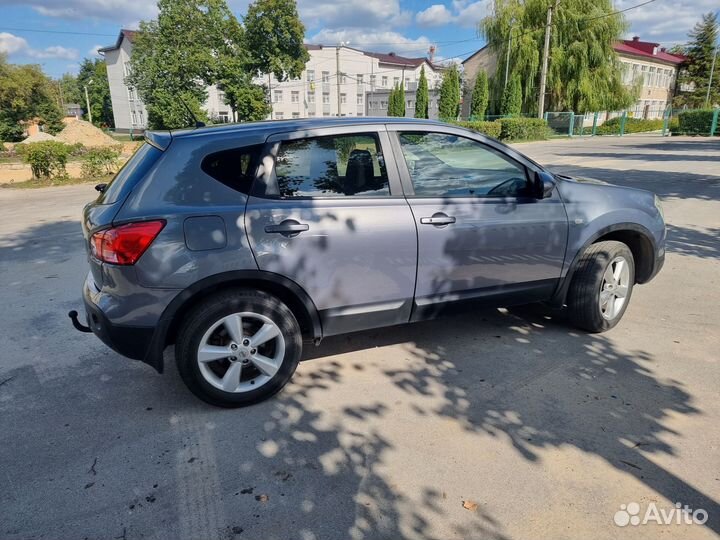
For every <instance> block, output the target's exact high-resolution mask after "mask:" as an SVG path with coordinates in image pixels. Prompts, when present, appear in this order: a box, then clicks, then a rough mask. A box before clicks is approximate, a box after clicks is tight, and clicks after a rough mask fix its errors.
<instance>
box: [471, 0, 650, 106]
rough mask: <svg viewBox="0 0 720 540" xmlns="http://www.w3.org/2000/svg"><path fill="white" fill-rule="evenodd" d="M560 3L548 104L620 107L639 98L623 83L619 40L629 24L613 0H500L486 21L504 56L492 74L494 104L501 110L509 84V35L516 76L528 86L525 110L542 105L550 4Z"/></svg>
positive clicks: (554, 27)
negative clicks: (540, 91)
mask: <svg viewBox="0 0 720 540" xmlns="http://www.w3.org/2000/svg"><path fill="white" fill-rule="evenodd" d="M551 4H552V5H555V6H556V7H555V9H554V11H553V24H552V31H551V41H550V62H549V68H548V75H547V90H546V91H547V95H546V101H545V103H546V106H545V108H546V110H551V111H552V110H554V111H575V112H586V111H601V110H607V111H612V110H618V109H622V108H624V107H627V106H628V105H630V104H631V103H633V102H634V101H635V97H636V96H635V95H634V93H633V91H632V90H628V89H627V88H626V87H625V86H623V84H622V69H621V65H620V61H619V59H618V56H617V53H616V52H615V50H614V49H613V44H614V43H616V42H617V41H619V40H620V39H621V38H622V36H623V34H624V33H625V32H626V30H627V28H628V26H627V24H626V22H625V19H624V18H623V16H622V15H621V14H618V13H614V10H613V6H612V1H611V0H563V1H562V2H560V3H556V2H555V0H496V1H495V9H494V12H493V15H492V16H489V17H486V18H485V19H483V21H482V22H481V23H480V31H481V33H482V34H483V35H484V37H485V38H486V39H487V41H488V43H489V46H490V49H491V51H492V52H493V53H494V54H495V56H496V57H497V58H498V60H499V59H502V61H498V62H497V71H496V73H495V76H494V77H491V80H492V85H491V88H490V93H491V103H492V109H493V110H495V111H497V108H498V105H499V104H500V102H501V99H500V97H501V96H502V94H503V91H504V85H505V64H506V62H505V60H506V54H507V51H508V49H507V47H508V38H509V37H510V32H512V45H511V48H510V66H511V67H510V77H512V76H517V77H518V80H519V81H520V84H521V87H522V95H523V107H522V108H523V110H525V111H527V112H534V111H537V97H538V87H539V82H540V64H541V54H542V50H543V41H544V37H545V26H546V23H547V10H548V7H549V6H550V5H551Z"/></svg>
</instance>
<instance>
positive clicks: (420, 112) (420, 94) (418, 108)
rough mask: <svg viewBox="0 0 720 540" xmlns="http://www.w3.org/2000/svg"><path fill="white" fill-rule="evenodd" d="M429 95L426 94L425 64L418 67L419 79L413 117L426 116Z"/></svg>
mask: <svg viewBox="0 0 720 540" xmlns="http://www.w3.org/2000/svg"><path fill="white" fill-rule="evenodd" d="M429 102H430V96H429V94H428V83H427V77H425V66H423V67H421V68H420V80H419V81H418V87H417V93H416V97H415V118H427V117H428V104H429Z"/></svg>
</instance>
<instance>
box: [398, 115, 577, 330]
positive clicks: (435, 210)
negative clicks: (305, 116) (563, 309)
mask: <svg viewBox="0 0 720 540" xmlns="http://www.w3.org/2000/svg"><path fill="white" fill-rule="evenodd" d="M388 129H389V133H390V135H391V137H392V141H393V147H394V149H395V153H396V154H397V155H398V163H399V168H400V171H401V175H402V176H403V181H404V183H405V184H404V187H405V191H406V193H407V198H408V202H409V203H410V207H411V208H412V211H413V214H414V219H415V223H416V226H417V231H418V273H417V285H416V292H415V310H414V313H413V319H421V318H425V317H427V316H433V315H434V314H436V313H437V312H438V311H440V310H442V309H443V308H445V307H447V305H448V303H453V302H455V301H458V300H465V299H467V300H471V299H479V298H486V299H492V300H493V301H495V302H499V303H503V302H505V301H507V302H508V303H511V302H525V301H527V302H531V301H535V300H543V299H547V298H549V297H550V296H551V295H552V292H553V290H554V288H555V286H556V285H557V281H558V279H559V278H560V272H561V269H562V264H563V260H564V256H565V247H566V242H567V229H568V224H567V215H566V212H565V208H564V206H563V203H562V201H561V199H560V197H559V195H558V193H557V190H554V192H553V194H552V196H551V197H549V198H543V199H540V198H538V197H536V196H535V193H534V191H533V188H532V183H531V181H530V180H531V178H530V174H529V173H530V172H531V171H530V170H529V169H528V166H529V164H528V163H523V162H522V161H521V158H520V156H519V155H510V154H509V152H512V151H509V152H508V151H503V147H502V146H501V145H497V146H492V145H491V143H490V142H489V141H486V140H485V139H484V138H482V137H481V136H479V135H478V136H477V137H475V136H473V135H472V134H469V133H467V132H466V131H464V130H457V129H455V128H452V127H449V126H448V127H442V126H429V127H425V128H422V127H418V126H417V125H415V126H409V125H405V126H403V125H388ZM513 154H514V153H513Z"/></svg>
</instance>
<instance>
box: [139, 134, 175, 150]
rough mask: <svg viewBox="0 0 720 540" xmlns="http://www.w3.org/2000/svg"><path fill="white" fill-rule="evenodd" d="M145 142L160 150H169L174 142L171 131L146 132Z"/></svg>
mask: <svg viewBox="0 0 720 540" xmlns="http://www.w3.org/2000/svg"><path fill="white" fill-rule="evenodd" d="M145 140H146V141H147V142H148V144H151V145H152V146H154V147H155V148H157V149H158V150H162V151H163V152H164V151H165V150H167V147H168V146H170V142H171V141H172V133H170V132H169V131H146V132H145Z"/></svg>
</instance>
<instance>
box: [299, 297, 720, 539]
mask: <svg viewBox="0 0 720 540" xmlns="http://www.w3.org/2000/svg"><path fill="white" fill-rule="evenodd" d="M554 319H555V315H552V314H549V313H548V311H547V310H546V309H544V308H542V307H539V306H522V307H517V308H512V309H510V310H502V309H501V310H487V311H484V312H481V313H476V314H474V315H470V316H466V317H462V318H460V317H457V318H452V319H450V320H447V321H438V322H435V323H420V324H417V325H412V326H409V327H397V328H393V329H384V330H380V331H374V332H366V333H362V334H357V335H354V336H352V337H350V338H331V339H329V340H328V341H327V343H324V344H323V345H322V346H321V348H320V349H319V350H317V351H315V352H314V355H316V356H319V355H321V354H323V353H324V354H338V353H341V352H346V351H348V350H353V349H357V348H362V347H375V346H378V347H382V346H386V345H390V344H394V343H401V344H402V347H403V348H404V349H405V353H406V354H407V355H408V356H409V359H408V361H407V366H405V367H401V368H397V367H395V368H387V369H384V370H383V373H384V375H385V376H387V377H389V378H390V379H391V380H392V382H393V383H394V384H395V385H396V386H397V387H398V388H400V389H402V391H403V392H405V393H406V394H408V395H409V396H421V397H424V398H426V401H427V402H428V405H427V406H420V407H419V408H418V409H417V411H416V412H417V413H418V414H420V415H423V416H426V417H433V416H436V417H443V418H446V419H448V420H451V421H453V422H456V423H458V424H459V425H460V426H462V428H463V429H464V430H466V431H468V432H471V433H480V434H487V435H489V436H492V437H499V438H504V439H505V440H507V442H508V443H509V444H510V445H512V447H513V448H514V449H515V450H516V451H517V453H518V454H519V455H520V456H522V457H523V458H525V459H526V460H528V461H530V462H533V463H534V462H539V461H541V460H542V457H541V454H542V452H543V451H546V450H548V449H558V448H562V447H567V446H572V447H575V448H577V449H578V450H581V451H582V452H585V453H587V454H591V455H595V456H598V457H600V458H602V459H603V460H604V461H605V462H606V463H607V464H608V465H610V466H611V467H613V468H615V469H617V470H618V471H621V472H623V473H625V474H629V475H632V476H634V477H635V478H637V479H638V480H639V481H640V482H642V483H643V484H645V485H646V486H647V487H648V489H649V490H652V491H655V492H657V493H659V494H661V495H662V496H664V497H666V498H667V499H668V500H670V501H673V502H674V501H683V503H684V504H689V505H690V506H691V507H693V508H704V509H705V510H707V511H708V513H709V515H710V520H709V521H708V522H707V524H706V526H707V527H710V528H711V529H712V530H713V531H715V532H716V533H717V532H719V531H720V524H719V523H718V517H719V516H718V513H719V512H720V506H719V505H718V503H717V502H716V501H715V500H714V499H713V498H711V497H710V496H708V495H707V494H704V493H702V492H700V491H698V490H696V489H695V488H693V487H692V486H691V485H690V484H689V483H687V482H685V481H683V480H682V479H681V478H680V477H678V476H677V475H675V474H673V473H672V472H671V471H669V470H666V469H664V468H662V467H661V466H659V465H657V464H656V463H655V460H653V455H660V454H667V455H675V451H674V448H673V447H672V446H671V445H670V444H669V443H667V442H665V439H666V437H664V436H665V435H681V434H678V433H675V432H673V431H672V430H671V429H669V428H667V427H665V426H664V421H666V420H668V419H669V418H670V417H671V416H674V415H677V414H682V415H694V414H700V413H701V411H699V410H698V409H697V408H696V407H695V406H694V405H693V403H692V401H693V400H692V398H691V396H690V394H689V393H688V391H687V390H686V389H685V388H684V387H683V385H682V384H681V383H680V382H678V381H674V380H661V379H659V378H657V377H656V376H655V375H654V373H653V369H652V363H653V362H654V359H653V357H652V356H651V355H649V354H648V353H646V352H644V351H621V350H619V349H617V348H616V347H615V346H614V345H613V343H612V341H611V340H610V339H609V338H608V337H606V336H602V335H587V334H584V333H580V332H574V331H572V330H568V329H567V327H566V326H564V325H558V324H557V323H556V322H555V320H554ZM431 324H434V325H435V326H430V325H431ZM568 341H569V342H570V343H569V344H568ZM468 344H471V345H470V347H468ZM508 348H514V349H516V352H514V353H513V354H510V355H509V354H507V350H508ZM503 353H504V354H503ZM311 354H313V353H311ZM495 354H497V355H498V356H500V355H502V358H503V363H499V362H497V361H496V360H495V359H494V358H493V356H495Z"/></svg>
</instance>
